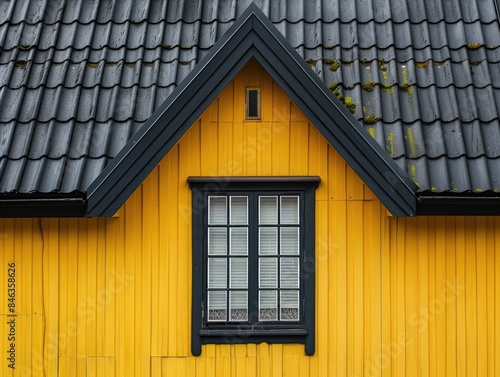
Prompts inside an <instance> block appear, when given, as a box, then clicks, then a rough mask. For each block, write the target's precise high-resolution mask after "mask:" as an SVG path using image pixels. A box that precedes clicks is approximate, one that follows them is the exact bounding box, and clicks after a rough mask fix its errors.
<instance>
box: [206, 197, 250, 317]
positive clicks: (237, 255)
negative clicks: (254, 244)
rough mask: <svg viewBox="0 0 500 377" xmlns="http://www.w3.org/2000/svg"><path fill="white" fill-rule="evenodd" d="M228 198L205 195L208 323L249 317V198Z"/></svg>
mask: <svg viewBox="0 0 500 377" xmlns="http://www.w3.org/2000/svg"><path fill="white" fill-rule="evenodd" d="M227 199H228V197H227V196H209V197H208V226H207V267H208V268H207V300H206V301H207V321H208V322H226V321H246V320H248V197H246V196H230V197H229V207H228V200H227ZM228 219H229V223H228V221H227V220H228ZM228 236H229V237H228ZM228 244H229V248H228ZM228 250H229V253H228ZM228 293H229V294H228ZM228 314H229V316H228Z"/></svg>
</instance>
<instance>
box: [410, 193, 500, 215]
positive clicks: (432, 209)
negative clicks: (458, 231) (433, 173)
mask: <svg viewBox="0 0 500 377" xmlns="http://www.w3.org/2000/svg"><path fill="white" fill-rule="evenodd" d="M417 213H418V215H424V216H498V215H500V195H498V194H495V193H486V194H473V193H470V194H453V193H449V194H418V195H417Z"/></svg>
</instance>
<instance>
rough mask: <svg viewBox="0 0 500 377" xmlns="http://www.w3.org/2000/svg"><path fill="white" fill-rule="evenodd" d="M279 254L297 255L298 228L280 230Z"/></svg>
mask: <svg viewBox="0 0 500 377" xmlns="http://www.w3.org/2000/svg"><path fill="white" fill-rule="evenodd" d="M280 254H281V255H299V228H298V227H297V228H295V227H294V228H281V229H280Z"/></svg>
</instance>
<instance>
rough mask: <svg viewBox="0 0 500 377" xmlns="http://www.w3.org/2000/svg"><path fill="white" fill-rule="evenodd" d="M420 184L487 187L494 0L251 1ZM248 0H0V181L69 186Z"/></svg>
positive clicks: (104, 159) (492, 165) (499, 128)
mask: <svg viewBox="0 0 500 377" xmlns="http://www.w3.org/2000/svg"><path fill="white" fill-rule="evenodd" d="M255 2H256V3H257V5H258V6H259V7H260V8H261V9H262V10H263V11H264V13H265V14H266V15H267V16H268V17H269V18H270V20H271V22H273V24H274V25H275V26H276V27H277V28H278V29H279V30H280V31H281V32H282V33H283V35H284V36H285V37H286V39H287V40H288V41H289V42H290V43H291V45H292V46H293V47H294V48H295V49H296V50H297V51H298V52H299V54H300V55H301V56H303V58H304V59H305V60H306V61H307V62H308V63H309V64H310V65H311V67H312V68H313V69H314V71H315V72H316V73H317V74H318V76H319V77H320V78H321V79H322V80H323V81H324V82H325V83H326V84H327V85H332V84H333V85H338V86H339V88H340V91H341V92H342V93H343V95H344V96H345V97H350V98H352V102H353V103H354V104H355V105H356V107H355V113H354V115H355V117H356V118H358V119H359V120H360V121H361V122H363V123H364V126H365V128H366V129H367V130H368V132H369V133H370V134H371V135H372V136H373V137H374V138H375V139H376V140H377V142H378V143H379V144H380V145H381V146H382V147H383V148H384V149H385V150H386V151H387V153H388V154H389V155H390V156H391V157H392V158H393V159H394V160H395V161H396V162H397V163H398V164H399V165H400V166H401V167H402V168H403V169H404V170H405V171H407V172H408V174H409V175H410V176H411V177H412V178H413V180H414V181H415V182H416V183H417V184H418V185H419V190H420V191H421V192H461V193H463V192H471V193H474V192H488V191H491V192H496V191H499V190H500V124H499V117H498V113H499V111H500V27H499V22H498V17H497V10H496V5H495V4H496V3H495V0H470V1H465V0H463V1H458V0H454V1H453V0H449V1H444V0H435V1H424V0H356V1H354V0H353V1H340V0H338V1H321V0H316V1H310V0H294V1H292V0H288V1H287V0H278V1H274V0H272V1H271V0H261V1H255ZM249 3H250V2H249V1H240V0H238V1H236V0H233V1H222V0H219V1H216V0H214V1H201V0H200V1H196V0H184V1H182V0H176V1H168V2H167V1H160V0H150V1H144V0H120V1H118V0H116V1H112V0H101V1H99V0H94V1H91V0H88V1H79V0H45V1H44V0H36V1H35V0H31V1H28V0H26V1H0V46H1V51H0V192H72V191H75V190H76V191H81V192H85V191H86V189H87V187H88V186H89V184H90V183H91V182H92V181H93V180H94V179H95V178H96V177H97V175H98V174H99V173H100V172H101V171H102V169H103V168H104V167H105V166H106V165H107V164H108V163H109V161H110V160H111V159H112V158H113V157H114V156H116V154H117V153H118V151H119V150H120V149H121V148H122V147H123V146H124V145H125V143H126V142H127V140H129V139H130V137H131V136H132V134H133V133H134V132H135V131H137V130H138V128H139V127H140V126H141V125H142V124H143V123H144V122H145V121H146V120H147V119H148V118H149V117H150V115H151V114H152V112H153V111H154V110H155V109H156V108H158V106H160V104H161V103H163V102H164V101H165V99H166V98H167V97H168V96H169V94H170V93H171V92H172V91H173V89H174V88H175V87H176V85H178V84H179V83H180V82H181V81H182V80H183V78H184V77H186V75H187V74H188V73H189V72H190V71H191V70H192V69H193V67H194V66H195V65H196V63H197V62H198V61H199V60H200V59H201V58H202V57H203V56H204V55H205V54H206V53H207V51H208V50H209V49H210V48H211V46H213V44H214V43H215V42H216V41H217V40H218V39H219V38H220V37H221V36H222V35H223V34H224V32H225V31H226V30H227V29H228V28H229V27H230V26H231V25H232V23H233V22H234V21H235V19H236V18H237V17H238V16H239V15H240V14H241V13H242V12H243V11H244V10H245V9H246V8H247V6H248V5H249Z"/></svg>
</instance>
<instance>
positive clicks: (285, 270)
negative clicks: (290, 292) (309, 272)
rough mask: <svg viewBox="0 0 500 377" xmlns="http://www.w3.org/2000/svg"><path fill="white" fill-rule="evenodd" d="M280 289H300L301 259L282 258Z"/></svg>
mask: <svg viewBox="0 0 500 377" xmlns="http://www.w3.org/2000/svg"><path fill="white" fill-rule="evenodd" d="M280 265H281V266H280V267H281V268H280V273H281V276H280V288H299V258H281V260H280Z"/></svg>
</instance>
